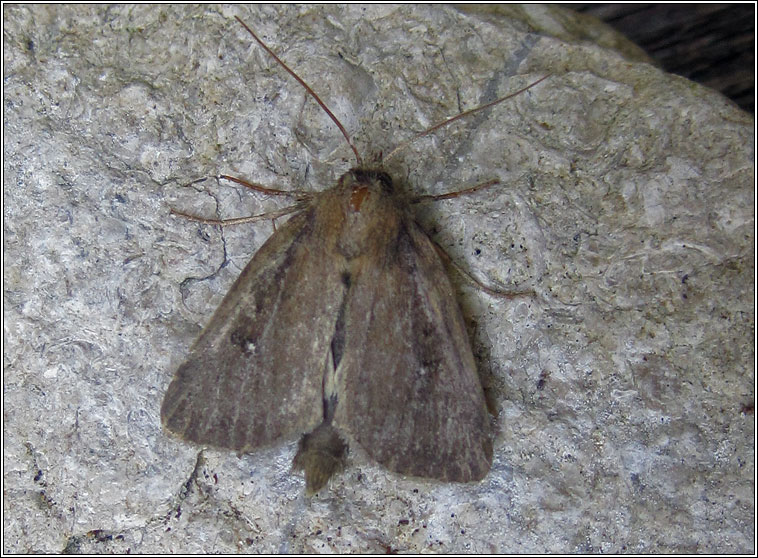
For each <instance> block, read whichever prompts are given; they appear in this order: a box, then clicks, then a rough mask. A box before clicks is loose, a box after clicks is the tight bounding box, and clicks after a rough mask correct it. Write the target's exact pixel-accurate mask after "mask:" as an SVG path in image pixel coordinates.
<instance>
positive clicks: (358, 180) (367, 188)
mask: <svg viewBox="0 0 758 558" xmlns="http://www.w3.org/2000/svg"><path fill="white" fill-rule="evenodd" d="M337 187H338V188H339V189H340V190H341V191H342V192H344V193H345V194H346V195H347V196H349V204H350V209H351V210H352V211H354V212H360V211H361V209H362V208H363V204H364V202H365V201H366V200H368V199H369V198H373V199H374V200H375V201H374V203H375V202H376V200H377V199H387V198H388V197H393V196H394V193H395V189H394V186H393V184H392V177H390V175H389V174H387V173H386V172H384V171H383V170H380V169H370V168H363V167H356V168H352V169H350V170H349V171H347V172H346V173H345V174H343V175H342V176H341V177H340V180H339V183H338V185H337Z"/></svg>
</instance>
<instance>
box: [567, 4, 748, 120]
mask: <svg viewBox="0 0 758 558" xmlns="http://www.w3.org/2000/svg"><path fill="white" fill-rule="evenodd" d="M564 6H565V7H568V8H570V9H572V10H576V11H578V12H582V13H585V14H589V15H592V16H595V17H596V18H598V19H600V20H601V21H604V22H605V23H607V24H608V25H610V26H612V27H614V28H615V29H616V30H617V31H620V32H621V33H623V34H624V35H626V37H628V38H629V39H631V40H632V41H633V42H635V43H636V44H637V45H639V46H640V47H642V48H643V49H645V51H646V52H647V53H648V55H650V57H651V58H653V59H654V60H655V61H656V62H657V63H658V64H659V65H660V67H661V68H663V69H664V70H666V71H668V72H671V73H674V74H678V75H680V76H684V77H686V78H688V79H691V80H692V81H696V82H698V83H701V84H703V85H707V86H708V87H710V88H712V89H716V90H717V91H721V93H723V94H724V95H726V96H727V97H729V98H730V99H732V100H733V101H734V102H735V103H737V104H738V105H739V106H740V107H741V108H742V109H744V110H746V111H748V112H750V113H751V114H755V14H756V11H755V10H756V7H755V4H754V3H753V2H749V3H744V4H564Z"/></svg>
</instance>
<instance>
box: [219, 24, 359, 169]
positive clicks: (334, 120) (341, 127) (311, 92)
mask: <svg viewBox="0 0 758 558" xmlns="http://www.w3.org/2000/svg"><path fill="white" fill-rule="evenodd" d="M234 17H235V19H236V20H237V21H239V22H240V23H241V24H242V27H244V28H245V29H247V32H248V33H250V34H251V35H252V36H253V39H255V40H256V41H257V42H258V44H259V45H261V46H262V47H263V49H264V50H265V51H266V52H268V53H269V54H270V55H271V56H272V57H273V58H274V60H276V61H277V62H278V63H279V65H280V66H281V67H282V68H284V69H285V70H287V72H288V73H289V74H290V75H291V76H292V77H293V78H295V79H296V80H297V81H298V83H299V84H300V85H302V86H303V87H304V88H305V90H306V91H307V92H308V93H310V95H311V97H313V98H314V99H315V100H316V102H317V103H318V104H319V105H320V106H321V108H322V109H324V111H325V112H326V114H328V115H329V118H331V119H332V122H334V123H335V124H336V125H337V128H339V129H340V132H342V135H343V136H345V140H346V141H347V144H348V145H349V146H350V149H352V150H353V153H355V159H356V160H357V162H358V166H359V167H360V166H361V165H363V160H362V159H361V156H360V154H359V153H358V150H357V149H356V148H355V145H353V142H352V140H351V139H350V136H349V135H348V133H347V130H345V128H344V126H342V123H341V122H340V121H339V120H337V117H336V116H334V113H332V111H330V110H329V107H327V106H326V104H324V101H322V100H321V99H320V98H319V96H318V95H316V92H315V91H314V90H313V89H311V87H310V86H309V85H308V84H307V83H305V81H303V79H302V78H301V77H300V76H299V75H297V74H296V73H295V72H294V71H292V70H291V69H290V68H289V66H287V64H285V63H284V62H283V61H282V60H281V59H280V58H279V57H278V56H277V55H276V54H275V53H274V51H273V50H271V49H270V48H269V47H268V46H266V43H264V42H263V41H262V40H260V39H259V38H258V35H256V34H255V33H253V30H252V29H250V28H249V27H248V26H247V25H246V24H245V22H244V21H242V20H241V19H240V18H239V17H238V16H234Z"/></svg>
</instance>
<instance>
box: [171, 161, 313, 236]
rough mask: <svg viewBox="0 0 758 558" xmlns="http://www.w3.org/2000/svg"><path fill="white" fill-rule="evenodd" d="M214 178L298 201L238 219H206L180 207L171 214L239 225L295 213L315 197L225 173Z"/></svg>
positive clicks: (200, 180) (208, 221)
mask: <svg viewBox="0 0 758 558" xmlns="http://www.w3.org/2000/svg"><path fill="white" fill-rule="evenodd" d="M213 178H216V179H217V180H218V179H222V178H223V179H225V180H231V181H232V182H236V183H237V184H241V185H242V186H244V187H246V188H250V189H251V190H255V191H256V192H263V193H265V194H271V195H274V196H290V197H295V198H297V200H298V203H296V204H295V205H291V206H289V207H285V208H283V209H279V210H277V211H269V212H266V213H261V214H260V215H251V216H249V217H238V218H236V219H206V218H205V217H199V216H197V215H192V214H190V213H185V212H183V211H179V210H178V209H174V208H171V214H172V215H179V216H180V217H184V218H185V219H189V220H190V221H195V222H197V223H204V224H206V225H220V226H222V227H223V226H228V225H239V224H241V223H252V222H255V221H262V220H269V219H271V220H274V219H277V218H279V217H284V216H285V215H289V214H291V213H295V212H297V211H300V210H301V209H303V204H302V203H301V202H303V201H306V200H308V199H310V198H312V197H313V193H312V192H305V191H303V190H292V191H287V190H277V189H275V188H267V187H266V186H263V185H261V184H255V183H253V182H248V181H246V180H242V179H241V178H236V177H234V176H227V175H225V174H222V175H219V176H215V177H213ZM204 180H207V178H200V179H198V180H194V181H192V182H190V183H189V184H188V186H190V185H192V184H197V183H198V182H203V181H204Z"/></svg>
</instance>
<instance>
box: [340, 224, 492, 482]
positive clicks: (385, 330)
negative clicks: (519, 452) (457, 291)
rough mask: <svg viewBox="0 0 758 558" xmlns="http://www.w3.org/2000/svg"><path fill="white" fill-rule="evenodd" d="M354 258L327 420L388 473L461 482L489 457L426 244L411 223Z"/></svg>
mask: <svg viewBox="0 0 758 558" xmlns="http://www.w3.org/2000/svg"><path fill="white" fill-rule="evenodd" d="M370 260H375V261H367V262H362V263H361V265H360V271H359V272H358V273H356V276H355V277H354V278H353V284H352V287H351V289H350V290H349V291H348V294H347V298H346V300H345V314H344V330H345V348H344V355H343V357H342V361H341V364H340V367H339V368H340V369H339V370H338V371H337V382H338V386H339V403H338V405H337V409H336V413H335V419H334V423H335V426H337V427H338V428H341V429H343V430H344V431H345V432H347V433H348V434H349V435H350V436H351V437H352V438H353V439H354V440H355V441H357V442H358V443H359V444H360V445H361V446H362V447H363V448H364V449H365V450H366V451H367V452H368V454H369V455H370V456H371V457H373V458H374V459H375V460H376V461H378V462H379V463H381V464H383V465H384V466H386V467H387V468H388V469H390V470H393V471H396V472H399V473H403V474H407V475H412V476H419V477H432V478H437V479H440V480H448V481H460V482H467V481H471V480H478V479H481V478H483V477H484V476H485V475H486V474H487V472H488V471H489V468H490V464H491V460H492V445H491V439H490V434H489V415H488V413H487V410H486V404H485V399H484V392H483V390H482V386H481V382H480V380H479V376H478V375H477V372H476V365H475V362H474V357H473V354H472V352H471V346H470V343H469V339H468V335H467V333H466V328H465V326H464V322H463V318H462V317H461V313H460V310H459V307H458V304H457V302H456V300H455V296H454V293H453V289H452V287H451V285H450V281H449V279H448V277H447V274H446V273H445V269H444V267H443V265H442V262H441V261H440V258H439V255H438V254H437V252H436V250H435V247H434V245H433V244H432V242H431V240H430V239H429V238H428V237H427V236H426V234H425V233H424V232H423V231H422V230H421V229H420V228H419V227H418V225H417V224H416V223H415V222H413V221H412V220H411V219H410V218H403V221H402V224H400V226H399V228H398V234H397V239H396V241H395V242H392V243H391V245H390V246H389V247H388V248H387V250H386V251H382V252H378V253H376V254H375V255H374V256H371V257H370Z"/></svg>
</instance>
